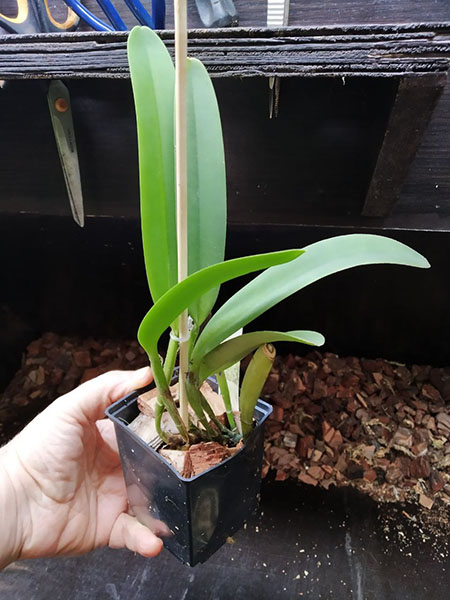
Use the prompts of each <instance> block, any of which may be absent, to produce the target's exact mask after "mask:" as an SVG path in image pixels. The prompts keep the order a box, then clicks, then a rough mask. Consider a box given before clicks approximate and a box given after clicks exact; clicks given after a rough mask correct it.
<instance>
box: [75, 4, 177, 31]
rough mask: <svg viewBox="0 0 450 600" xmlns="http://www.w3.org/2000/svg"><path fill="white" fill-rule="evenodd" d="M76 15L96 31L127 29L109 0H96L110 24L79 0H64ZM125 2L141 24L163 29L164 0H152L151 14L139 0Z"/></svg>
mask: <svg viewBox="0 0 450 600" xmlns="http://www.w3.org/2000/svg"><path fill="white" fill-rule="evenodd" d="M64 2H65V3H66V4H67V6H69V7H70V8H71V9H72V10H73V11H74V12H76V13H77V15H78V16H79V17H80V18H81V19H83V21H85V22H86V23H87V24H88V25H90V26H91V27H93V28H94V29H96V30H97V31H127V30H128V27H127V26H126V25H125V23H124V21H123V19H122V17H121V16H120V15H119V13H118V12H117V10H116V9H115V7H114V5H113V4H112V2H111V0H97V4H98V5H99V6H100V8H101V9H102V10H103V12H104V13H105V15H106V17H107V19H108V21H109V22H110V23H111V25H108V24H107V23H105V22H104V21H102V19H99V18H98V17H96V16H95V15H94V14H93V13H92V12H91V11H90V10H88V9H87V8H86V7H85V6H84V4H82V3H81V1H80V0H64ZM125 4H126V5H127V6H128V8H129V9H130V11H131V12H132V13H133V15H134V16H135V17H136V19H137V20H138V21H139V23H140V24H141V25H147V26H148V27H151V28H152V29H164V25H165V19H166V2H165V0H152V14H151V15H149V13H148V12H147V11H146V9H145V8H144V6H143V5H142V4H141V2H140V0H125Z"/></svg>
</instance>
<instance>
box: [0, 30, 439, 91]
mask: <svg viewBox="0 0 450 600" xmlns="http://www.w3.org/2000/svg"><path fill="white" fill-rule="evenodd" d="M448 33H450V24H448V23H446V24H441V25H439V26H437V25H436V26H431V27H430V26H424V25H417V26H411V25H409V26H390V27H389V26H378V27H374V26H367V27H363V26H359V27H356V26H352V27H337V26H334V27H315V28H313V27H309V28H303V29H302V28H298V27H297V28H296V27H294V28H287V29H286V28H284V29H279V30H269V29H255V28H253V29H247V28H236V29H222V30H214V31H213V32H212V31H211V30H192V31H191V32H190V37H189V46H190V55H191V56H192V57H195V58H199V59H201V60H202V61H203V62H204V64H205V65H206V67H207V68H208V70H209V71H210V73H211V74H212V75H213V76H215V77H256V76H265V77H268V76H273V75H277V76H284V77H292V76H298V75H301V76H308V77H315V76H323V75H326V76H338V77H347V76H354V75H358V76H369V77H399V76H403V75H406V74H412V73H415V74H426V73H435V72H446V71H447V69H448V64H449V59H450V37H449V36H448V35H443V34H448ZM161 37H162V39H163V40H164V42H165V43H166V45H167V47H168V49H169V50H170V51H171V52H172V51H173V32H171V31H163V32H161ZM126 40H127V33H123V32H120V33H70V34H63V35H62V34H61V35H60V34H51V35H48V34H37V35H27V36H10V37H4V36H3V37H0V78H2V79H42V78H55V77H64V78H73V79H78V78H113V79H115V78H128V77H129V72H128V63H127V57H126Z"/></svg>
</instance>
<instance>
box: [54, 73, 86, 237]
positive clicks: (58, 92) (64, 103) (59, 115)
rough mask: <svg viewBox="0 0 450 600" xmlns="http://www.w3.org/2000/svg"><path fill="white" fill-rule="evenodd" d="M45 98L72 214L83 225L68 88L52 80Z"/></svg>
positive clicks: (78, 172)
mask: <svg viewBox="0 0 450 600" xmlns="http://www.w3.org/2000/svg"><path fill="white" fill-rule="evenodd" d="M47 99H48V107H49V109H50V117H51V120H52V124H53V131H54V132H55V138H56V145H57V147H58V153H59V158H60V160H61V165H62V168H63V173H64V179H65V181H66V187H67V192H68V194H69V201H70V208H71V209H72V215H73V218H74V220H75V223H77V224H78V225H79V226H80V227H84V207H83V193H82V190H81V178H80V167H79V165H78V153H77V145H76V141H75V131H74V129H73V120H72V109H71V106H70V96H69V90H68V89H67V88H66V86H65V85H64V84H63V82H62V81H52V82H51V83H50V86H49V90H48V95H47Z"/></svg>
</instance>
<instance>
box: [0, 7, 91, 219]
mask: <svg viewBox="0 0 450 600" xmlns="http://www.w3.org/2000/svg"><path fill="white" fill-rule="evenodd" d="M78 23H79V18H78V16H77V15H76V14H75V13H74V12H73V11H72V10H71V9H70V8H68V9H67V16H66V20H65V21H64V22H63V23H61V22H59V21H57V20H56V19H55V18H54V17H53V15H52V14H51V12H50V8H49V6H48V0H17V15H16V16H15V17H6V16H5V15H3V14H0V26H1V27H3V28H4V29H6V30H7V31H9V32H11V33H16V34H17V33H21V34H27V33H54V32H57V31H73V30H74V29H75V28H76V27H77V25H78ZM48 101H49V105H50V115H51V119H52V124H53V130H54V132H55V137H56V143H57V146H58V152H59V157H60V160H61V165H62V169H63V173H64V179H65V181H66V186H67V193H68V194H69V200H70V207H71V210H72V215H73V218H74V220H75V222H76V223H77V224H78V225H79V226H80V227H83V225H84V211H83V196H82V191H81V180H80V171H79V167H78V155H77V148H76V145H75V133H74V130H73V122H72V113H71V109H70V97H69V92H68V90H67V88H66V86H65V85H64V84H63V83H62V82H61V81H52V82H51V83H50V86H49V91H48Z"/></svg>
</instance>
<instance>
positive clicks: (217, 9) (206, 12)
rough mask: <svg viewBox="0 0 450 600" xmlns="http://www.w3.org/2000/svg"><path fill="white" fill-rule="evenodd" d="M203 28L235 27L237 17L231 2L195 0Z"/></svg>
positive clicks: (226, 0)
mask: <svg viewBox="0 0 450 600" xmlns="http://www.w3.org/2000/svg"><path fill="white" fill-rule="evenodd" d="M195 4H196V5H197V10H198V14H199V15H200V19H201V21H202V23H203V25H204V26H205V27H236V26H237V25H239V15H238V12H237V10H236V7H235V6H234V3H233V0H195Z"/></svg>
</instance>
